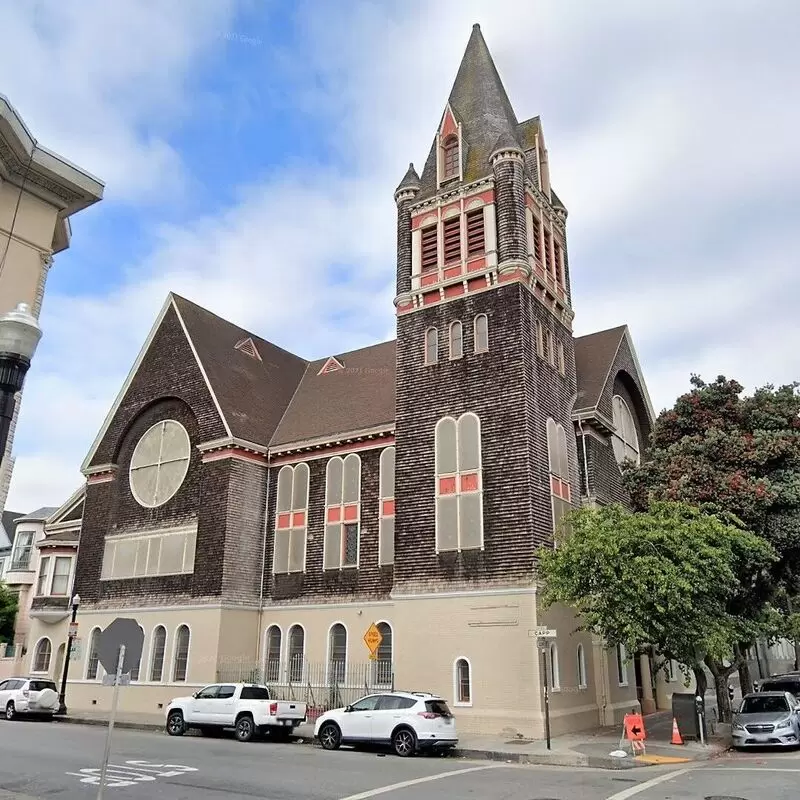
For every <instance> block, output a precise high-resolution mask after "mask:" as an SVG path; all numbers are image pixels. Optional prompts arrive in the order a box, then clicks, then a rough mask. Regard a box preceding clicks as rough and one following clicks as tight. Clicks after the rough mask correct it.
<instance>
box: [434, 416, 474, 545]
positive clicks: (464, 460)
mask: <svg viewBox="0 0 800 800" xmlns="http://www.w3.org/2000/svg"><path fill="white" fill-rule="evenodd" d="M435 447H436V549H437V551H443V550H467V549H471V548H479V547H483V486H482V481H481V427H480V421H479V419H478V417H477V416H475V414H471V413H466V414H462V415H461V417H459V419H458V421H456V420H454V419H453V418H452V417H444V418H443V419H441V420H439V422H438V423H437V424H436V433H435Z"/></svg>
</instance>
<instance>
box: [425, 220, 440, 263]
mask: <svg viewBox="0 0 800 800" xmlns="http://www.w3.org/2000/svg"><path fill="white" fill-rule="evenodd" d="M437 227H438V226H436V225H430V226H428V227H427V228H423V229H422V271H423V272H432V271H433V270H435V269H436V268H437V267H438V260H437V251H438V247H437V244H438V242H437V234H436V229H437Z"/></svg>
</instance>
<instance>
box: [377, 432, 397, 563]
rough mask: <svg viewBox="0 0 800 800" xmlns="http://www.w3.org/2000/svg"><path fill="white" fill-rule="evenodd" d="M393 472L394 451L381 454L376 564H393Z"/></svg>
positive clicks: (386, 450) (389, 450) (388, 449)
mask: <svg viewBox="0 0 800 800" xmlns="http://www.w3.org/2000/svg"><path fill="white" fill-rule="evenodd" d="M394 472H395V450H394V447H387V448H386V449H385V450H384V451H383V452H382V453H381V475H380V491H381V509H380V520H379V523H378V524H379V533H378V564H381V565H384V564H394Z"/></svg>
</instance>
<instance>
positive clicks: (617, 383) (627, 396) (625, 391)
mask: <svg viewBox="0 0 800 800" xmlns="http://www.w3.org/2000/svg"><path fill="white" fill-rule="evenodd" d="M614 394H616V395H619V396H620V397H621V398H622V399H623V400H624V401H625V402H626V403H627V405H628V408H630V410H631V414H633V420H634V422H635V423H636V431H637V434H638V436H639V447H640V448H642V450H644V449H645V448H646V447H647V446H648V444H649V441H650V433H651V430H652V426H651V424H650V417H649V415H648V413H647V403H646V402H645V400H644V397H643V396H642V392H641V391H640V389H639V385H638V383H637V381H636V380H635V379H634V378H633V376H632V375H631V374H630V373H629V372H628V371H627V370H624V369H621V370H619V372H617V374H616V375H615V376H614Z"/></svg>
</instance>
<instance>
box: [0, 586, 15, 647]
mask: <svg viewBox="0 0 800 800" xmlns="http://www.w3.org/2000/svg"><path fill="white" fill-rule="evenodd" d="M16 617H17V595H16V594H14V592H12V591H11V590H10V589H9V588H8V587H7V586H6V585H5V584H4V583H3V582H2V581H0V642H9V641H11V640H12V639H13V638H14V621H15V620H16Z"/></svg>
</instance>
